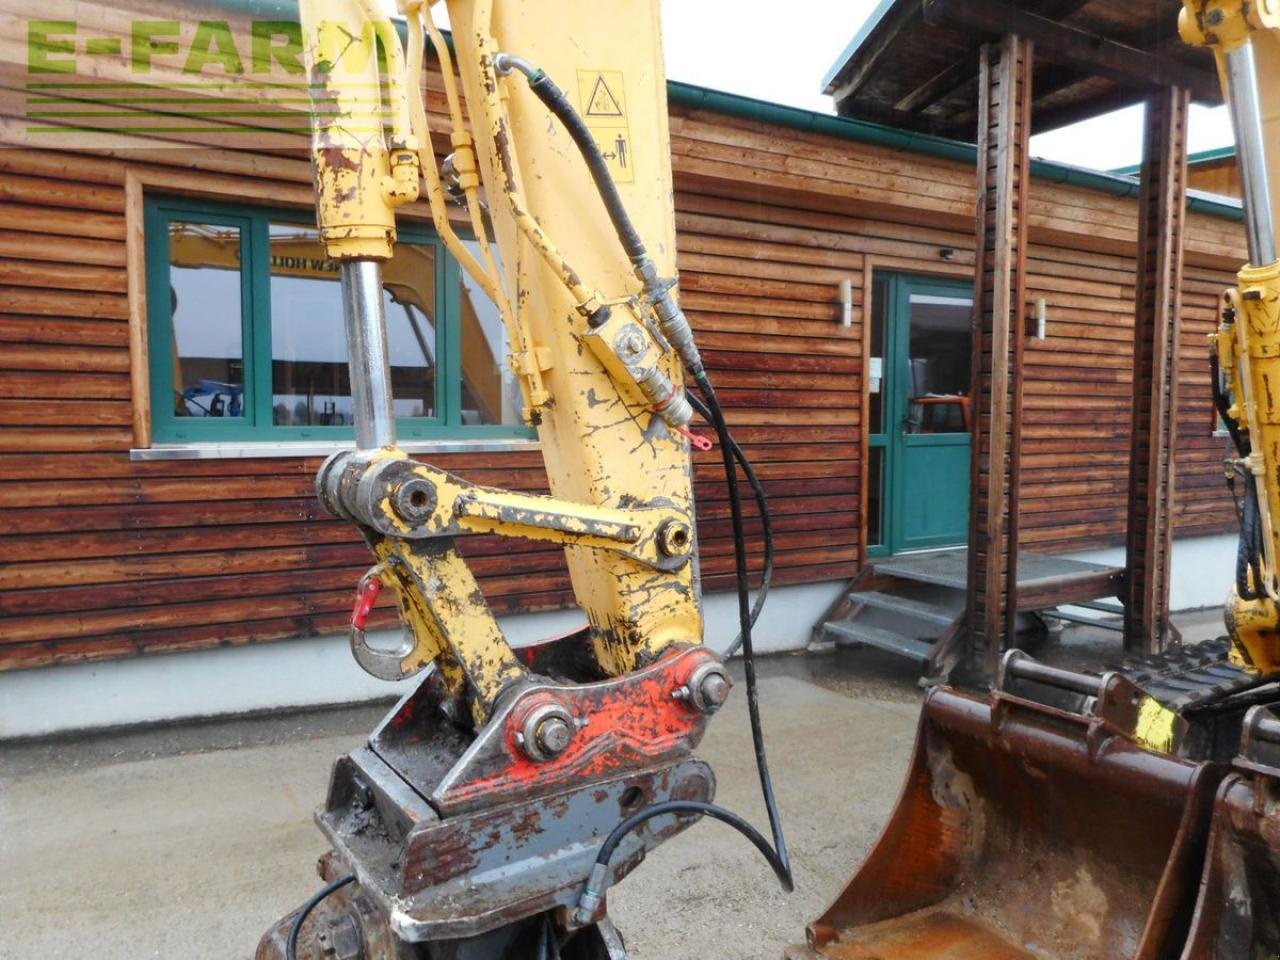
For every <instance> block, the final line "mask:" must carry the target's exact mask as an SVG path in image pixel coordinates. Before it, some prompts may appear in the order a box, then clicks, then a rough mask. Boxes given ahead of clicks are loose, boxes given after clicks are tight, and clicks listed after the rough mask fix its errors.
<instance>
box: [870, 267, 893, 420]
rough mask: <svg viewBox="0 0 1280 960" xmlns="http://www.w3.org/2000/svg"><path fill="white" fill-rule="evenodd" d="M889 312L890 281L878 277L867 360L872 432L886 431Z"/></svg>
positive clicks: (873, 293)
mask: <svg viewBox="0 0 1280 960" xmlns="http://www.w3.org/2000/svg"><path fill="white" fill-rule="evenodd" d="M888 314H889V283H888V281H887V280H886V279H885V278H884V277H879V276H878V277H876V278H875V280H874V281H873V283H872V287H871V354H870V357H869V358H868V362H867V378H868V380H869V381H870V382H869V383H868V384H867V389H868V395H869V397H870V400H871V404H870V409H869V410H868V411H867V412H868V414H869V415H870V417H871V422H870V423H869V424H868V427H867V429H868V430H869V432H871V433H884V395H885V382H884V372H885V371H884V336H885V317H887V316H888Z"/></svg>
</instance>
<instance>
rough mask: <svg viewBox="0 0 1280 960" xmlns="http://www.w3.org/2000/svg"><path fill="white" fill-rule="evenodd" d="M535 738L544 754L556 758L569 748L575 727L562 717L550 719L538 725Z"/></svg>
mask: <svg viewBox="0 0 1280 960" xmlns="http://www.w3.org/2000/svg"><path fill="white" fill-rule="evenodd" d="M534 738H535V739H536V740H537V741H538V747H539V749H541V750H542V752H543V753H548V754H550V755H552V756H555V755H556V754H559V753H563V752H564V750H565V748H566V747H567V746H569V741H570V740H572V739H573V727H572V726H571V725H570V724H569V723H568V722H566V721H565V720H564V719H563V718H562V717H548V718H547V719H546V720H543V721H542V722H541V723H540V724H538V731H537V733H535V734H534Z"/></svg>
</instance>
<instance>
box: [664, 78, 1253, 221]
mask: <svg viewBox="0 0 1280 960" xmlns="http://www.w3.org/2000/svg"><path fill="white" fill-rule="evenodd" d="M667 96H668V98H669V99H670V101H671V102H672V103H674V104H678V105H680V106H682V107H688V108H689V109H691V110H710V111H712V112H713V113H723V114H726V115H728V116H731V117H741V118H743V119H746V120H757V121H759V122H761V123H771V124H775V125H777V126H780V127H789V128H790V129H792V130H800V131H802V132H806V133H819V134H823V135H825V136H830V137H838V138H840V139H842V140H852V141H855V142H857V143H866V144H872V145H874V146H878V147H888V148H889V149H891V150H904V151H907V152H909V153H918V154H922V155H924V156H929V157H938V158H940V159H943V160H953V161H956V162H959V163H966V164H969V165H970V166H972V165H974V164H976V163H977V162H978V153H977V147H975V146H974V145H973V144H971V143H962V142H960V141H959V140H948V139H947V138H946V137H937V136H933V135H932V134H928V133H914V132H912V131H910V130H899V129H897V128H896V127H890V126H886V125H884V124H880V123H872V122H871V121H869V120H858V119H856V118H853V117H837V116H832V115H831V114H827V113H817V112H815V111H813V110H802V109H800V108H799V107H786V106H783V105H781V104H777V103H769V102H767V101H764V100H755V99H752V98H751V97H743V96H740V95H738V94H736V93H724V92H722V91H720V90H711V89H709V88H707V87H696V86H694V85H693V84H689V83H681V82H680V81H678V80H669V81H668V82H667ZM1031 175H1032V176H1033V177H1036V178H1037V179H1039V180H1047V181H1048V182H1049V183H1057V184H1063V185H1067V186H1073V187H1082V188H1084V189H1086V190H1095V191H1098V192H1099V193H1109V194H1111V195H1112V196H1115V197H1133V198H1136V197H1137V196H1138V192H1139V184H1138V181H1137V180H1135V179H1134V178H1133V177H1125V176H1118V175H1116V174H1114V173H1104V172H1102V171H1100V170H1086V169H1085V168H1083V167H1073V166H1071V165H1070V164H1066V163H1056V162H1054V161H1051V160H1032V161H1031ZM1189 205H1190V209H1192V210H1194V211H1196V212H1197V213H1206V214H1209V215H1210V216H1214V217H1221V218H1223V219H1224V220H1242V219H1243V218H1244V215H1243V213H1242V211H1241V209H1240V207H1239V206H1236V205H1234V204H1230V203H1223V202H1221V201H1218V200H1211V199H1209V198H1208V197H1206V196H1199V195H1195V196H1192V197H1190V199H1189Z"/></svg>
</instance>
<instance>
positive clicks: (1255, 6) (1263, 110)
mask: <svg viewBox="0 0 1280 960" xmlns="http://www.w3.org/2000/svg"><path fill="white" fill-rule="evenodd" d="M1179 25H1180V29H1181V33H1182V36H1183V39H1184V40H1186V41H1187V42H1188V43H1191V44H1195V45H1202V46H1208V47H1209V48H1210V49H1211V50H1212V51H1213V54H1214V57H1215V59H1216V61H1217V65H1218V75H1219V79H1220V81H1221V84H1222V89H1223V93H1224V95H1225V99H1226V101H1227V104H1228V107H1229V109H1230V111H1231V121H1232V127H1233V128H1234V130H1235V135H1236V159H1237V164H1238V165H1239V169H1240V176H1241V185H1242V188H1243V190H1242V192H1243V202H1244V219H1245V230H1246V235H1247V239H1248V251H1249V262H1248V264H1246V265H1245V266H1244V267H1243V268H1242V269H1241V270H1240V273H1239V277H1238V285H1237V286H1236V287H1235V288H1233V289H1230V290H1228V291H1227V292H1226V293H1225V294H1224V297H1223V305H1222V311H1221V318H1222V319H1221V323H1220V325H1219V328H1218V330H1217V332H1216V333H1215V334H1214V335H1213V350H1214V353H1215V356H1214V360H1215V369H1216V370H1217V371H1219V372H1220V374H1221V377H1222V379H1224V380H1225V381H1226V383H1225V384H1224V385H1219V384H1215V385H1214V387H1215V389H1217V390H1219V391H1220V394H1219V396H1220V400H1219V408H1220V412H1221V414H1222V416H1223V419H1224V421H1225V422H1226V424H1227V426H1228V428H1229V431H1230V433H1231V434H1232V437H1233V439H1234V440H1235V443H1236V447H1237V453H1238V459H1237V461H1236V463H1235V464H1234V465H1233V466H1232V467H1231V469H1239V470H1240V472H1241V473H1243V474H1244V475H1245V477H1246V481H1247V482H1246V490H1245V498H1244V506H1243V511H1242V517H1241V536H1240V553H1239V558H1238V561H1237V569H1236V577H1235V582H1234V584H1233V586H1232V589H1231V592H1230V594H1229V595H1228V597H1227V606H1226V620H1227V627H1228V630H1229V632H1230V634H1231V639H1232V659H1233V660H1234V661H1236V662H1237V663H1238V664H1240V665H1241V666H1244V667H1246V668H1248V669H1250V670H1253V671H1257V672H1259V673H1261V674H1264V675H1276V674H1280V260H1277V251H1276V223H1277V221H1278V220H1280V193H1277V190H1278V189H1280V187H1277V185H1280V3H1276V2H1275V0H1261V2H1256V3H1249V2H1243V0H1185V3H1184V7H1183V12H1182V16H1181V20H1180V24H1179Z"/></svg>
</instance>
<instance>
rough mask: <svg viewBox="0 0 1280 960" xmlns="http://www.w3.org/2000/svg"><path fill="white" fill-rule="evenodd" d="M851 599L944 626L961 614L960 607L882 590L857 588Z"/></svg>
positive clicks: (947, 625) (850, 596)
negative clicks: (954, 607) (948, 606)
mask: <svg viewBox="0 0 1280 960" xmlns="http://www.w3.org/2000/svg"><path fill="white" fill-rule="evenodd" d="M849 599H850V600H851V601H852V602H854V603H862V604H866V605H867V606H869V607H875V608H877V609H879V610H889V611H894V612H898V613H904V614H909V615H910V616H913V617H917V618H919V619H921V620H928V621H929V622H930V623H936V624H938V625H939V626H943V627H949V626H951V624H953V623H955V620H956V617H958V616H959V615H960V609H959V607H957V608H956V609H952V610H949V609H947V608H946V607H943V606H939V605H937V604H933V603H929V602H928V601H925V600H916V599H913V598H911V597H903V596H899V595H897V594H892V593H884V592H883V591H880V590H857V591H855V592H853V593H851V594H849Z"/></svg>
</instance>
